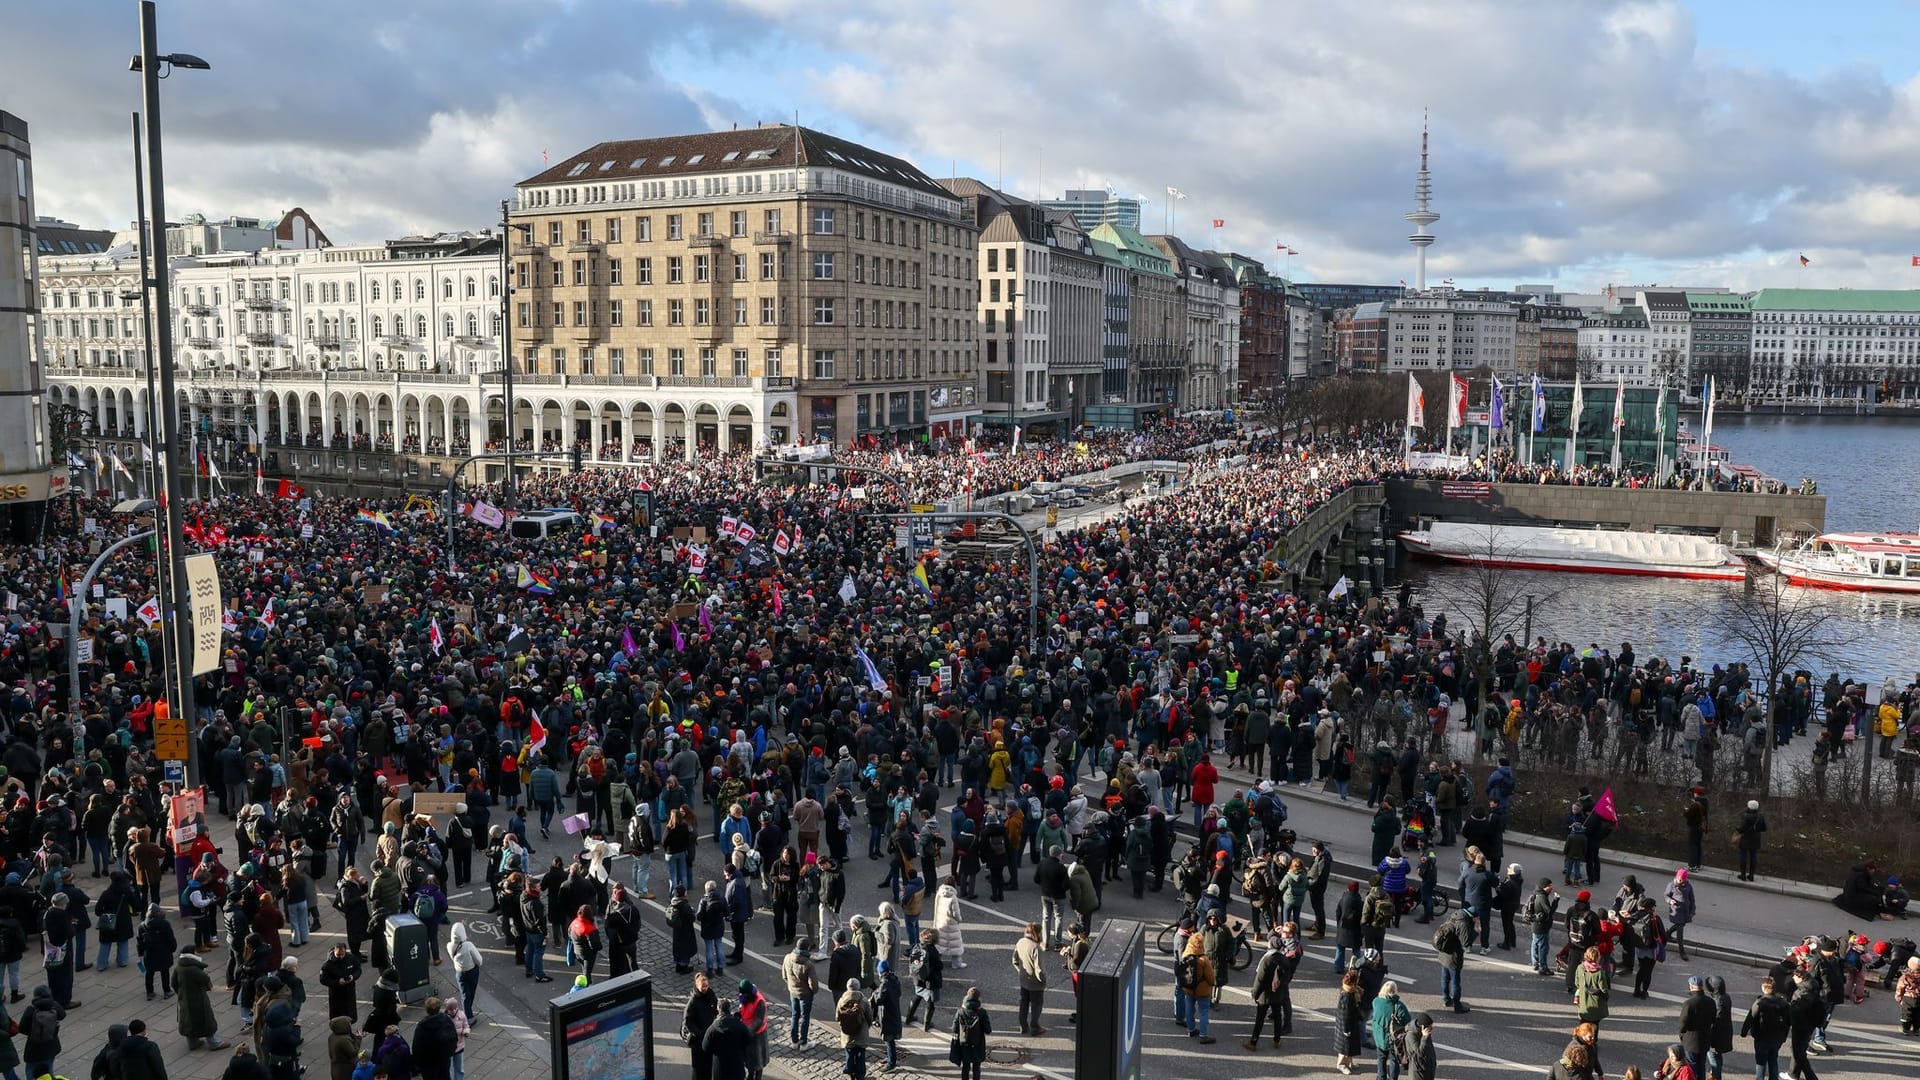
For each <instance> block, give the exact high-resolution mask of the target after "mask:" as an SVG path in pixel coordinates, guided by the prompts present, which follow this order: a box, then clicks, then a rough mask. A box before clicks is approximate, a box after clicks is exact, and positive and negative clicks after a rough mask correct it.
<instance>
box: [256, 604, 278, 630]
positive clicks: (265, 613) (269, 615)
mask: <svg viewBox="0 0 1920 1080" xmlns="http://www.w3.org/2000/svg"><path fill="white" fill-rule="evenodd" d="M279 621H280V617H279V616H278V615H275V614H274V613H273V600H272V598H268V600H267V606H266V607H265V608H262V609H261V611H260V625H261V626H264V627H266V628H267V630H268V632H272V630H273V624H274V623H276V622H279Z"/></svg>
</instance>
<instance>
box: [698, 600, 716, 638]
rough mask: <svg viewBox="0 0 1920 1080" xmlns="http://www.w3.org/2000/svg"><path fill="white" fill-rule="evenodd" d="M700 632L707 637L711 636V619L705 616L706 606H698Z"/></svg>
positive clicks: (709, 616)
mask: <svg viewBox="0 0 1920 1080" xmlns="http://www.w3.org/2000/svg"><path fill="white" fill-rule="evenodd" d="M700 632H701V633H702V634H704V635H705V636H707V637H712V636H713V617H712V616H711V615H708V614H707V605H705V604H701V605H700Z"/></svg>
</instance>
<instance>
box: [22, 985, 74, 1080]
mask: <svg viewBox="0 0 1920 1080" xmlns="http://www.w3.org/2000/svg"><path fill="white" fill-rule="evenodd" d="M66 1018H67V1010H66V1008H65V1007H64V1006H62V1005H61V1004H60V1002H59V1001H57V1000H55V998H54V995H53V991H51V990H49V989H48V988H47V987H45V986H36V987H34V989H33V1001H32V1002H31V1003H30V1004H28V1005H27V1007H26V1009H25V1011H23V1012H22V1013H21V1014H20V1034H21V1035H23V1036H25V1037H26V1043H25V1044H24V1045H23V1046H22V1047H21V1048H20V1059H21V1060H22V1061H24V1062H25V1063H26V1066H27V1075H29V1076H35V1077H39V1076H50V1075H53V1061H54V1059H55V1058H57V1057H59V1056H60V1049H61V1047H60V1022H61V1021H62V1020H65V1019H66Z"/></svg>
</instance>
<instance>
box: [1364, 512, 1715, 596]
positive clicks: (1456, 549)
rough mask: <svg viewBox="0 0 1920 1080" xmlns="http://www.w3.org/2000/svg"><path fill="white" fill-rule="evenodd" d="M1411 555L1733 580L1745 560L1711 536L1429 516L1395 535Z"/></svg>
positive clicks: (1526, 567)
mask: <svg viewBox="0 0 1920 1080" xmlns="http://www.w3.org/2000/svg"><path fill="white" fill-rule="evenodd" d="M1400 542H1401V543H1403V544H1405V545H1406V546H1407V550H1409V551H1411V552H1412V553H1413V554H1415V555H1421V556H1425V557H1427V558H1433V559H1442V560H1445V561H1447V562H1458V563H1469V564H1472V565H1475V566H1499V567H1509V568H1512V569H1516V570H1559V571H1568V572H1572V573H1581V574H1631V575H1636V576H1641V577H1677V578H1699V579H1703V580H1711V581H1740V580H1743V579H1744V578H1745V577H1746V576H1747V565H1746V563H1744V562H1742V561H1741V560H1740V558H1739V556H1737V555H1735V554H1734V553H1733V550H1732V549H1731V548H1729V547H1728V546H1727V545H1725V544H1723V543H1721V542H1720V541H1718V540H1716V539H1714V538H1713V537H1711V536H1687V535H1682V534H1675V533H1649V532H1633V531H1630V530H1627V529H1575V528H1562V527H1555V526H1540V525H1483V524H1477V523H1473V522H1460V521H1435V522H1431V523H1429V524H1427V525H1426V526H1425V527H1424V528H1420V529H1414V530H1410V531H1407V532H1403V533H1401V534H1400Z"/></svg>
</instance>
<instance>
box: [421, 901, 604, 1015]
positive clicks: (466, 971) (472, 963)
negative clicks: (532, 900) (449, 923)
mask: <svg viewBox="0 0 1920 1080" xmlns="http://www.w3.org/2000/svg"><path fill="white" fill-rule="evenodd" d="M447 955H448V956H451V957H452V958H453V976H454V980H455V981H456V982H458V983H459V984H460V1008H461V1011H463V1012H464V1013H466V1015H468V1016H469V1017H471V1016H472V1015H473V998H474V995H475V994H477V993H479V992H480V967H481V965H482V963H484V959H483V958H482V956H481V955H480V948H479V946H477V945H475V944H474V943H473V941H472V940H471V939H470V938H469V937H468V936H467V924H466V923H464V922H457V923H454V924H453V930H452V931H451V934H450V937H449V939H448V942H447ZM588 967H589V970H591V967H592V965H591V964H589V965H588Z"/></svg>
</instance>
